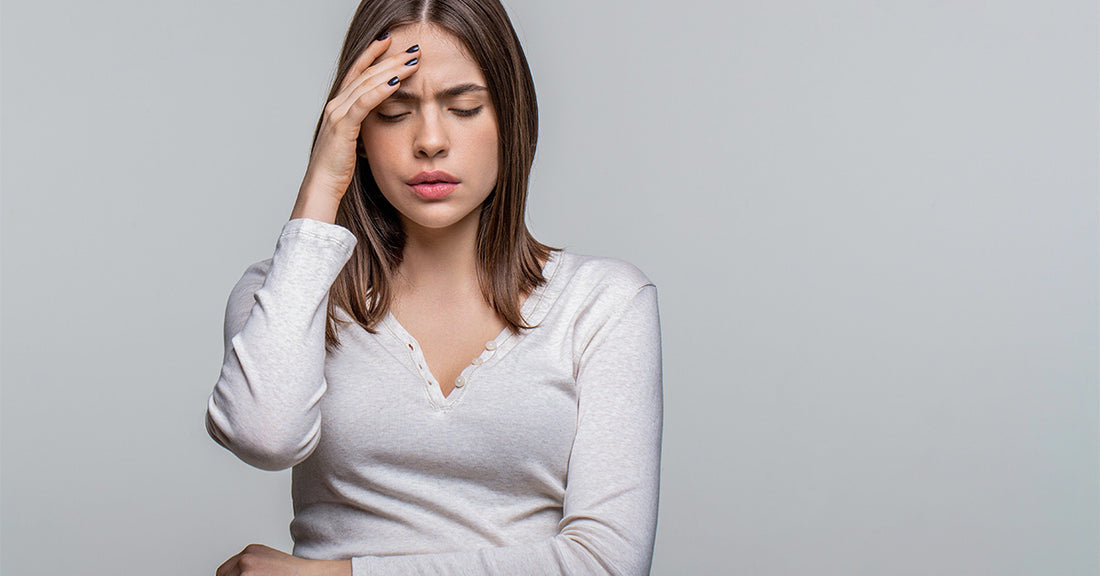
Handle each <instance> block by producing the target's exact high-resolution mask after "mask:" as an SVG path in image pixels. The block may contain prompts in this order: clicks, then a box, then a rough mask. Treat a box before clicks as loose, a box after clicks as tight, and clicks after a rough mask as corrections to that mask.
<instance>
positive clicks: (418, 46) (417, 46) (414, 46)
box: [405, 44, 420, 54]
mask: <svg viewBox="0 0 1100 576" xmlns="http://www.w3.org/2000/svg"><path fill="white" fill-rule="evenodd" d="M417 50H420V44H413V45H412V47H411V48H409V49H408V50H405V52H408V53H409V54H412V53H413V52H416V51H417Z"/></svg>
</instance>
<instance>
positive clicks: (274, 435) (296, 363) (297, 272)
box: [206, 218, 356, 470]
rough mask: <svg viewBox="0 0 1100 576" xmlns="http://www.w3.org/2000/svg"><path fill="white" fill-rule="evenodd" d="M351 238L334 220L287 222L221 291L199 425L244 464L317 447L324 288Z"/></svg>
mask: <svg viewBox="0 0 1100 576" xmlns="http://www.w3.org/2000/svg"><path fill="white" fill-rule="evenodd" d="M355 243H356V238H355V235H354V234H352V233H351V232H350V231H348V230H347V229H346V228H344V227H342V226H337V225H335V224H328V223H325V222H320V221H317V220H312V219H308V218H298V219H294V220H291V221H289V222H287V223H286V225H284V226H283V230H282V233H281V234H280V235H279V240H278V242H277V244H276V248H275V254H274V256H272V258H271V259H270V260H265V261H263V262H259V263H257V264H253V265H252V266H250V267H249V268H248V270H246V271H245V273H244V276H243V277H242V278H241V280H240V281H239V282H237V285H236V286H235V287H234V288H233V291H232V292H231V293H230V295H229V302H228V304H227V305H226V310H225V332H224V334H225V357H224V360H223V362H222V369H221V375H220V377H219V378H218V383H217V385H215V387H214V392H213V393H212V394H211V395H210V400H209V402H208V405H207V411H206V428H207V431H208V432H209V433H210V436H211V437H212V438H214V440H216V441H217V442H218V443H219V444H221V445H222V446H224V447H226V448H228V449H229V450H230V451H232V452H233V453H234V454H236V455H237V456H238V457H239V458H240V459H241V460H243V461H245V462H247V463H248V464H251V465H253V466H255V467H257V468H262V469H264V470H281V469H284V468H289V467H291V466H293V465H295V464H297V463H299V462H301V461H302V460H305V459H306V458H307V457H308V456H309V455H310V453H312V452H313V449H314V447H316V445H317V440H318V438H319V436H318V433H319V431H320V427H321V413H320V410H319V409H318V402H319V401H320V399H321V396H322V395H323V394H324V393H325V379H324V367H325V323H326V321H327V311H328V291H329V288H330V287H331V286H332V282H333V281H334V280H335V279H336V276H337V275H338V274H339V273H340V270H341V269H342V268H343V267H344V264H345V263H346V262H347V260H348V259H349V258H350V257H351V254H352V250H353V249H354V247H355Z"/></svg>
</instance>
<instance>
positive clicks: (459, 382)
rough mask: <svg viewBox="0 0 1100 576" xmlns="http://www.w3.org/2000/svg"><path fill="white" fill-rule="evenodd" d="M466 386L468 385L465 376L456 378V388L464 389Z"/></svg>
mask: <svg viewBox="0 0 1100 576" xmlns="http://www.w3.org/2000/svg"><path fill="white" fill-rule="evenodd" d="M465 385H466V377H465V376H459V377H458V378H455V386H456V387H458V388H462V387H463V386H465Z"/></svg>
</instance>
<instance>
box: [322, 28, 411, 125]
mask: <svg viewBox="0 0 1100 576" xmlns="http://www.w3.org/2000/svg"><path fill="white" fill-rule="evenodd" d="M419 66H420V46H419V45H415V44H414V45H413V46H410V47H409V48H408V49H407V50H404V51H402V52H399V53H397V54H392V55H390V57H389V58H387V59H385V60H383V61H382V62H379V63H378V64H376V65H374V66H371V67H370V68H368V69H367V70H365V71H364V72H363V73H362V74H361V75H360V76H359V78H358V79H356V80H355V81H353V82H351V83H350V85H349V86H348V88H347V89H346V90H344V92H343V93H340V94H337V95H336V97H335V98H333V99H332V100H333V108H334V110H337V111H339V112H341V113H347V109H348V108H349V107H351V104H352V103H353V102H354V100H355V99H356V98H358V97H359V96H361V95H362V93H363V87H364V86H366V87H368V88H367V89H370V88H373V87H375V86H377V85H378V83H379V82H380V81H381V82H390V81H392V80H393V78H394V77H395V76H396V77H397V78H398V81H399V82H400V81H403V80H404V79H405V78H408V77H409V75H410V74H412V73H413V72H414V71H416V69H417V68H418V67H419ZM410 68H411V70H410ZM391 86H392V85H391ZM394 90H396V88H394Z"/></svg>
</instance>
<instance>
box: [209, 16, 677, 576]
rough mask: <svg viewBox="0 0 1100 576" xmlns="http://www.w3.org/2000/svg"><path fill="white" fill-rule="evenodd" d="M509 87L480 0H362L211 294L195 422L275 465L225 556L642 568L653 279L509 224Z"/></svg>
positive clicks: (329, 569)
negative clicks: (279, 493)
mask: <svg viewBox="0 0 1100 576" xmlns="http://www.w3.org/2000/svg"><path fill="white" fill-rule="evenodd" d="M537 127H538V119H537V110H536V103H535V92H534V84H533V82H532V80H531V75H530V71H529V69H528V66H527V62H526V59H525V57H524V55H523V51H522V49H521V47H520V45H519V41H518V39H517V37H516V35H515V32H514V30H513V29H512V26H511V23H510V22H509V20H508V17H507V15H506V13H505V11H504V9H503V8H502V6H501V5H500V3H499V1H498V0H415V1H403V0H365V1H364V2H363V3H362V4H361V5H360V6H359V9H358V10H357V12H356V14H355V17H354V19H353V21H352V23H351V26H350V29H349V31H348V36H347V39H346V41H345V43H344V47H343V50H342V53H341V55H340V63H339V67H338V72H337V77H336V80H335V82H334V84H333V88H332V90H331V92H330V94H329V102H328V104H327V105H326V106H325V109H324V113H323V114H322V116H321V119H320V121H319V123H318V127H317V131H316V133H315V135H314V143H313V152H312V155H311V157H310V161H309V166H308V168H307V169H306V174H305V177H304V179H303V182H302V186H301V188H300V190H299V194H298V199H297V202H296V203H295V206H294V209H293V212H292V214H291V218H290V220H289V222H287V223H286V224H285V225H284V226H283V229H282V232H281V234H280V236H279V238H278V242H277V243H276V247H275V252H274V255H273V256H272V258H270V259H267V260H264V261H261V262H258V263H256V264H253V265H252V266H250V267H249V268H248V269H247V270H246V271H245V273H244V276H243V277H242V278H241V280H240V281H239V282H238V283H237V285H236V287H234V289H233V291H232V293H231V294H230V297H229V302H228V305H227V308H226V317H225V346H226V349H225V360H224V363H223V366H222V371H221V376H220V378H219V380H218V383H217V385H216V386H215V388H214V391H213V393H212V395H211V397H210V401H209V405H208V409H207V418H206V425H207V430H208V431H209V433H210V435H211V436H212V437H213V438H214V439H215V440H216V441H217V442H218V443H219V444H221V445H222V446H225V447H226V448H228V449H229V450H231V451H232V452H233V453H234V454H236V455H237V456H238V457H240V459H241V460H243V461H245V462H247V463H249V464H251V465H253V466H256V467H259V468H263V469H266V470H280V469H285V468H288V467H293V473H292V479H293V500H294V519H293V521H292V522H291V524H290V531H291V535H292V537H293V539H294V550H293V552H294V555H293V556H291V555H288V554H285V553H283V552H279V551H277V550H274V549H271V548H268V547H266V546H261V545H256V544H253V545H250V546H248V547H247V548H245V549H244V551H242V552H241V553H239V554H237V555H236V556H233V557H232V558H230V559H229V560H227V561H226V562H225V563H224V564H223V565H222V566H221V567H220V568H218V570H217V574H218V575H219V576H226V575H238V574H262V575H265V576H273V575H280V574H288V575H289V574H299V575H307V574H318V575H320V574H345V575H346V574H354V575H356V576H364V575H366V574H429V573H431V574H434V573H447V574H646V573H648V572H649V567H650V562H651V558H652V552H653V544H654V537H655V533H656V527H657V502H658V487H659V478H660V455H661V428H662V389H661V339H660V325H659V319H658V309H657V294H656V288H655V287H654V285H653V284H652V283H651V282H650V281H649V280H648V278H647V277H646V276H645V275H644V274H643V273H642V272H640V271H639V270H638V269H637V268H636V267H634V266H632V265H630V264H628V263H626V262H623V261H621V260H616V259H612V258H598V257H592V256H583V255H580V254H574V253H571V252H567V251H563V250H559V249H551V248H549V247H547V246H545V245H543V244H540V243H539V242H537V241H536V240H535V239H534V238H533V237H532V236H531V235H530V233H529V232H528V231H527V228H526V226H525V224H524V210H525V203H526V195H527V180H528V175H529V173H530V169H531V164H532V161H533V158H534V152H535V141H536V133H537Z"/></svg>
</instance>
